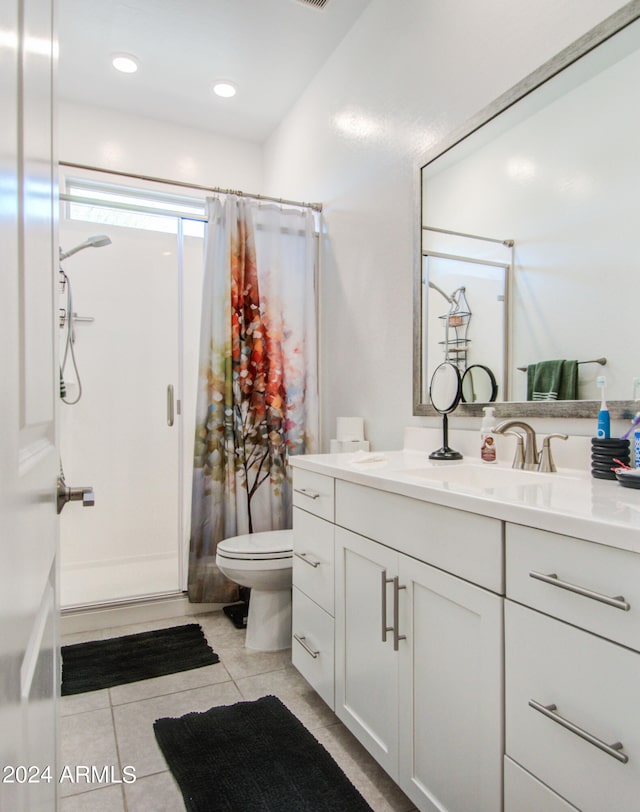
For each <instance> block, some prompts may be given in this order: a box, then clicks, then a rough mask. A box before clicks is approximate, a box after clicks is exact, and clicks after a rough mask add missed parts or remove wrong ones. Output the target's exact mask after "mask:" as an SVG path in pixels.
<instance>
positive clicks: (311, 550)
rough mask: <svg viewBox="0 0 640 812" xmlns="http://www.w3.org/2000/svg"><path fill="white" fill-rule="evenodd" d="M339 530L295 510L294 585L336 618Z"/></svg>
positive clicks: (323, 521) (321, 520)
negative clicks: (335, 556)
mask: <svg viewBox="0 0 640 812" xmlns="http://www.w3.org/2000/svg"><path fill="white" fill-rule="evenodd" d="M334 529H335V526H334V525H333V524H330V523H329V522H326V521H325V520H324V519H319V518H318V517H317V516H312V515H311V514H310V513H306V512H305V511H304V510H300V508H294V509H293V584H294V586H296V587H298V589H299V590H300V591H301V592H304V593H305V595H308V597H310V598H311V599H312V600H314V601H315V602H316V603H317V604H319V605H320V606H321V607H322V608H323V609H324V610H325V611H326V612H328V613H329V614H330V615H333V582H334V578H333V533H334Z"/></svg>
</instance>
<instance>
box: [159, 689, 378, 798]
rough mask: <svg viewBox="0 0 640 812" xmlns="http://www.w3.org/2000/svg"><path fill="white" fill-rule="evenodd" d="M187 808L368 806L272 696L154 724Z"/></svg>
mask: <svg viewBox="0 0 640 812" xmlns="http://www.w3.org/2000/svg"><path fill="white" fill-rule="evenodd" d="M153 729H154V732H155V734H156V739H157V740H158V744H159V745H160V749H161V750H162V752H163V754H164V757H165V759H166V761H167V764H168V765H169V769H170V770H171V772H172V773H173V776H174V778H175V779H176V781H177V783H178V786H179V787H180V789H181V790H182V795H183V797H184V802H185V806H186V808H187V810H188V812H371V807H370V806H369V805H368V804H367V802H366V801H365V800H364V798H363V797H362V796H361V795H360V793H359V792H358V791H357V789H356V788H355V787H354V786H353V784H351V782H350V781H349V779H348V778H347V777H346V775H345V774H344V773H343V772H342V770H341V769H340V767H338V765H337V764H336V762H335V761H334V760H333V759H332V758H331V756H330V755H329V753H328V752H327V751H326V750H325V749H324V747H323V746H322V745H321V744H320V743H319V742H318V741H317V740H316V739H315V738H314V737H313V736H312V735H311V733H309V731H308V730H307V729H306V728H305V727H304V725H302V723H301V722H299V721H298V719H296V717H295V716H294V715H293V714H292V713H291V712H290V711H289V710H288V709H287V708H286V707H285V706H284V705H283V704H282V702H281V701H280V700H279V699H277V698H276V697H275V696H263V697H262V698H261V699H257V700H256V701H255V702H238V703H237V704H236V705H222V706H219V707H216V708H211V710H208V711H205V712H204V713H188V714H187V715H186V716H182V717H180V718H178V719H158V720H156V722H154V725H153Z"/></svg>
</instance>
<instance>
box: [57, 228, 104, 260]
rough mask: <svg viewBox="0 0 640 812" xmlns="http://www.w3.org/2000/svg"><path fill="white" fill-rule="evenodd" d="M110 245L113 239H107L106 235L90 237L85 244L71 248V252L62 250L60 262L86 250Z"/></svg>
mask: <svg viewBox="0 0 640 812" xmlns="http://www.w3.org/2000/svg"><path fill="white" fill-rule="evenodd" d="M110 244H111V237H107V235H106V234H96V235H94V236H93V237H88V238H87V239H86V240H85V241H84V242H83V243H80V245H76V247H75V248H71V249H69V251H63V250H62V248H60V261H61V262H62V260H63V259H67V257H70V256H73V254H77V253H78V251H82V250H83V249H84V248H101V247H102V246H103V245H110Z"/></svg>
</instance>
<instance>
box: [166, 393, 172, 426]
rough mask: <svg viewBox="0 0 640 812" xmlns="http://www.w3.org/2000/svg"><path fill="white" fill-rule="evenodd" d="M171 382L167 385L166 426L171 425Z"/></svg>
mask: <svg viewBox="0 0 640 812" xmlns="http://www.w3.org/2000/svg"><path fill="white" fill-rule="evenodd" d="M173 417H174V414H173V384H169V386H167V426H173Z"/></svg>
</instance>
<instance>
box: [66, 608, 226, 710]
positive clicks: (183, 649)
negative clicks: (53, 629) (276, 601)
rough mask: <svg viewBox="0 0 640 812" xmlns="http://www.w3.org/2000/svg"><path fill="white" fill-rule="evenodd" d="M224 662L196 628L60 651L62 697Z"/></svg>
mask: <svg viewBox="0 0 640 812" xmlns="http://www.w3.org/2000/svg"><path fill="white" fill-rule="evenodd" d="M219 661H220V658H219V657H218V655H217V654H216V653H215V652H214V651H212V649H211V648H210V647H209V645H208V643H207V639H206V637H205V636H204V633H203V631H202V628H201V627H200V625H199V624H197V623H189V624H187V625H185V626H175V627H173V628H171V629H159V630H157V631H153V632H142V633H141V634H128V635H126V636H125V637H114V638H112V639H110V640H93V641H92V642H90V643H76V644H74V645H72V646H63V647H62V695H63V696H67V695H69V694H81V693H84V692H85V691H99V690H100V689H101V688H112V687H113V686H114V685H124V684H125V683H127V682H138V680H142V679H151V678H152V677H163V676H165V675H166V674H176V673H178V672H179V671H189V670H190V669H191V668H201V667H202V666H203V665H213V664H214V663H217V662H219Z"/></svg>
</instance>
